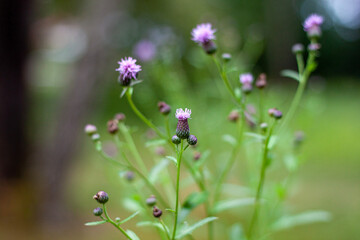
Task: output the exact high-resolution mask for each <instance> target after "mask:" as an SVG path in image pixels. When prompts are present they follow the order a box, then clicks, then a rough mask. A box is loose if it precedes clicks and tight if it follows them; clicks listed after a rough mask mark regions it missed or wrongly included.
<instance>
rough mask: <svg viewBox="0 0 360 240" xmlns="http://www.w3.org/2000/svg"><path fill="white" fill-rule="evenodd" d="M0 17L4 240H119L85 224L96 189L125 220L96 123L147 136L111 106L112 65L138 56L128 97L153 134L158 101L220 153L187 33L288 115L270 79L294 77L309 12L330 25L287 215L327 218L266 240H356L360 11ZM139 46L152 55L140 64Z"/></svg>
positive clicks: (145, 9) (322, 7) (289, 4)
mask: <svg viewBox="0 0 360 240" xmlns="http://www.w3.org/2000/svg"><path fill="white" fill-rule="evenodd" d="M0 12H1V14H0V19H1V21H0V47H1V53H0V78H1V84H0V192H1V197H0V216H1V218H0V239H99V238H107V239H118V235H117V234H118V233H116V232H115V230H114V229H112V228H111V226H100V227H94V228H87V227H85V226H84V225H83V223H84V222H86V221H92V220H94V217H93V216H92V213H91V211H92V209H93V208H94V207H95V206H96V204H95V203H94V201H93V200H92V195H93V194H94V193H95V192H96V191H98V190H99V189H104V190H106V191H108V192H111V193H112V199H114V200H113V203H112V206H111V207H112V212H114V214H115V213H118V214H119V215H126V214H128V213H129V212H128V211H127V210H126V209H124V208H123V207H122V205H121V202H120V201H116V200H115V199H117V197H119V199H120V198H121V195H122V193H123V191H126V189H128V188H126V187H125V186H124V184H125V183H124V180H123V179H122V178H121V177H119V175H118V172H117V171H116V170H114V169H112V168H111V166H109V165H106V164H104V163H103V162H102V161H101V159H100V158H99V157H98V156H97V155H96V153H95V151H94V149H93V146H92V144H91V142H90V140H89V139H88V138H87V137H86V136H85V135H84V134H83V127H84V125H85V124H86V123H94V124H96V125H97V126H98V128H99V129H100V132H101V133H102V136H104V141H106V139H107V137H108V135H107V134H106V122H107V120H108V119H110V118H112V117H113V116H114V114H115V113H117V112H124V113H125V114H126V115H127V123H128V124H129V125H131V126H132V127H135V126H138V130H137V131H136V133H135V135H136V137H137V138H136V141H137V142H138V143H139V145H143V143H144V142H145V141H146V136H145V135H146V134H144V132H145V131H146V130H147V129H146V128H145V127H144V125H143V124H142V123H141V122H140V121H139V120H138V119H137V118H136V117H135V116H134V115H133V113H132V112H131V111H130V109H129V108H128V106H127V104H126V102H125V101H124V100H123V99H120V98H119V94H120V92H121V88H120V86H118V84H117V83H116V79H117V73H116V72H115V71H114V70H115V68H116V67H117V66H118V65H117V61H118V60H120V58H122V57H124V56H129V55H132V56H135V57H137V58H139V63H140V64H141V65H142V66H143V72H142V73H141V78H142V79H143V80H144V82H143V83H142V84H140V85H138V86H137V87H136V91H135V95H134V98H135V102H136V103H137V104H138V105H139V106H140V107H141V109H142V111H143V112H144V113H145V114H146V115H147V116H149V117H150V118H151V119H153V120H154V122H155V123H158V124H160V123H161V121H162V119H161V116H159V114H158V112H157V109H156V104H157V102H158V101H159V100H166V101H167V102H168V103H170V104H171V105H172V106H173V109H174V108H177V107H183V106H189V107H190V108H192V109H193V112H194V115H193V120H192V124H193V125H192V128H193V129H196V131H197V134H198V136H199V139H204V141H203V145H202V146H210V147H213V148H212V151H213V152H214V151H215V152H216V149H217V146H218V141H221V140H220V139H218V140H217V138H216V136H221V135H222V134H224V133H231V131H232V130H231V129H232V126H231V125H230V123H228V122H227V121H226V117H227V114H228V113H229V111H230V110H231V106H230V104H227V105H226V104H224V100H223V99H226V98H227V96H226V92H224V90H223V89H221V88H222V86H221V82H220V79H217V76H218V75H217V73H216V71H214V66H213V65H212V62H211V61H209V59H208V58H207V56H205V55H204V54H203V52H202V51H201V49H200V48H199V47H198V46H196V45H195V44H194V43H193V42H192V41H191V40H190V31H191V29H192V28H193V27H195V26H196V24H198V23H201V22H211V23H212V24H213V25H214V27H215V28H216V29H217V38H218V40H217V44H218V46H219V49H220V50H221V52H230V53H231V54H232V55H233V61H232V63H231V64H232V67H233V68H234V72H233V73H232V79H233V80H232V81H233V82H234V83H235V82H236V81H237V80H236V79H237V75H238V74H239V72H245V71H251V72H253V73H255V74H258V73H260V72H266V73H267V74H268V77H269V85H270V86H269V90H268V94H267V99H268V100H267V106H268V107H272V106H273V105H274V104H276V106H279V107H280V108H281V107H282V108H284V109H286V108H287V106H288V104H289V101H290V100H291V97H292V95H293V93H294V90H295V88H296V82H295V81H293V80H291V79H286V78H283V77H281V76H280V71H281V70H282V69H296V62H295V59H294V56H293V55H292V53H291V46H292V45H293V44H294V43H296V42H302V43H306V42H307V39H306V35H305V33H304V32H303V30H302V26H301V24H302V22H303V20H304V18H305V17H306V16H307V15H309V14H310V13H313V12H317V13H320V14H321V15H323V16H324V17H325V19H326V20H325V23H324V27H323V29H324V32H323V37H322V39H321V44H322V49H321V56H320V58H319V62H320V65H319V68H318V69H317V71H316V72H315V74H314V75H313V77H312V78H311V79H310V82H309V87H308V89H307V92H306V95H305V97H304V99H303V100H304V101H303V102H302V104H301V106H300V110H299V111H298V115H297V119H296V121H294V122H293V124H292V125H293V126H292V127H293V129H294V130H296V129H301V130H303V131H304V132H305V133H306V142H305V145H304V147H303V153H302V157H303V158H304V159H306V164H304V165H303V166H302V168H301V170H300V172H299V174H298V176H297V179H296V181H295V183H294V192H293V193H292V195H291V197H290V199H288V201H287V202H288V204H289V208H290V209H292V210H294V211H295V212H296V211H301V210H306V209H323V210H327V211H329V212H331V213H332V215H333V218H332V221H331V222H329V223H319V224H314V225H306V226H301V227H297V228H294V229H291V230H288V231H283V232H279V233H277V234H276V235H275V236H274V239H316V240H321V239H324V240H325V239H326V240H331V239H334V240H335V239H343V240H346V239H349V240H350V239H351V240H354V239H357V238H359V236H360V229H359V221H360V147H359V143H358V136H360V125H359V120H360V95H359V90H360V83H359V80H360V62H359V57H360V54H359V52H360V1H359V0H305V1H303V0H268V1H260V0H251V1H250V0H247V1H246V0H208V1H205V0H197V1H193V0H192V1H189V0H173V1H167V0H152V1H146V0H102V1H96V0H86V1H84V0H83V1H70V0H37V1H36V0H13V1H2V2H1V3H0ZM141 41H142V43H143V45H138V43H139V42H141ZM144 41H147V42H145V43H148V42H149V41H150V42H151V44H153V45H152V46H151V47H150V49H149V47H145V50H146V51H148V52H147V55H146V56H139V54H138V51H139V48H140V51H141V52H142V53H144V51H145V50H141V46H142V47H143V48H144ZM145 45H146V44H145ZM136 46H137V47H136ZM217 84H218V85H219V86H218V85H217ZM218 87H219V88H218ZM196 109H198V110H197V111H198V112H196ZM199 109H201V113H200V112H199ZM219 116H223V118H222V119H221V117H219ZM171 124H172V126H174V125H175V120H174V119H173V120H172V123H171ZM219 126H221V127H219ZM109 139H110V138H109ZM210 140H211V141H210ZM110 147H111V145H110ZM218 148H222V147H218ZM150 153H153V149H149V148H146V149H142V154H143V156H144V157H145V156H148V155H149V154H150ZM150 155H151V154H150ZM215 155H216V154H215ZM209 164H213V165H215V166H218V165H219V163H218V162H216V159H212V161H211V162H210V163H209ZM230 215H231V214H230ZM233 217H237V216H236V215H234V216H233ZM130 227H132V228H133V230H134V231H136V232H141V231H144V233H143V234H147V231H145V230H142V229H136V227H135V226H132V225H130ZM203 231H205V230H203ZM200 235H201V231H200V232H199V233H198V235H195V236H198V237H199V236H200ZM139 236H147V235H141V233H140V234H139ZM144 239H149V238H146V237H144ZM199 239H201V237H199Z"/></svg>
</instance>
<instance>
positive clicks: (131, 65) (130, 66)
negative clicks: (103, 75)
mask: <svg viewBox="0 0 360 240" xmlns="http://www.w3.org/2000/svg"><path fill="white" fill-rule="evenodd" d="M135 63H136V59H133V58H132V57H125V58H124V59H121V61H119V62H118V64H120V66H119V68H117V69H116V71H118V72H119V73H120V76H119V79H118V81H119V83H120V84H121V85H122V86H128V85H129V84H130V82H131V80H132V79H136V77H137V75H138V72H140V71H141V66H140V65H136V64H135Z"/></svg>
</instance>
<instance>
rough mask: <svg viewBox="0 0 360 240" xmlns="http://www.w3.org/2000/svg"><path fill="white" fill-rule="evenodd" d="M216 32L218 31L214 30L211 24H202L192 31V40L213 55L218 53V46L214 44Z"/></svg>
mask: <svg viewBox="0 0 360 240" xmlns="http://www.w3.org/2000/svg"><path fill="white" fill-rule="evenodd" d="M215 32H216V29H212V26H211V24H210V23H202V24H199V25H197V26H196V28H194V29H193V30H192V32H191V35H192V38H191V40H193V41H194V42H196V43H198V44H199V45H200V46H202V47H203V49H204V50H205V52H206V53H208V54H212V53H215V52H216V45H215V43H214V42H213V40H215V35H214V33H215Z"/></svg>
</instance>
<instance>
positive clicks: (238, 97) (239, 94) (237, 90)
mask: <svg viewBox="0 0 360 240" xmlns="http://www.w3.org/2000/svg"><path fill="white" fill-rule="evenodd" d="M234 93H235V97H236V98H237V99H241V89H240V88H235V90H234Z"/></svg>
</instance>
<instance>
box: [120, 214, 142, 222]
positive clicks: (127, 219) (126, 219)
mask: <svg viewBox="0 0 360 240" xmlns="http://www.w3.org/2000/svg"><path fill="white" fill-rule="evenodd" d="M139 213H140V211H137V212H135V213H133V214H131V215H130V216H128V217H127V218H125V219H124V220H122V221H121V222H120V223H119V224H123V223H126V222H127V221H129V220H130V219H132V218H134V217H135V216H136V215H138V214H139Z"/></svg>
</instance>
